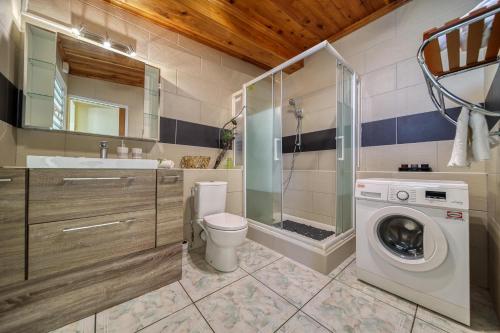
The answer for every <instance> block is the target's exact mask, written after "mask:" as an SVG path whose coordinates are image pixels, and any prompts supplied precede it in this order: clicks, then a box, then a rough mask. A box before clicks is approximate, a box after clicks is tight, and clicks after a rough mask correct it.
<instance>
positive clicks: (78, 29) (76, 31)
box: [71, 26, 83, 37]
mask: <svg viewBox="0 0 500 333" xmlns="http://www.w3.org/2000/svg"><path fill="white" fill-rule="evenodd" d="M82 30H83V27H82V26H79V27H73V28H71V33H72V34H73V35H75V36H77V37H80V36H81V35H82Z"/></svg>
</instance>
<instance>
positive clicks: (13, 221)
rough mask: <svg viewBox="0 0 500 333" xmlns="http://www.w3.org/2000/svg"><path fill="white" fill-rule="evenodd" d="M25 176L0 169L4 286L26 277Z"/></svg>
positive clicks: (1, 275) (0, 248)
mask: <svg viewBox="0 0 500 333" xmlns="http://www.w3.org/2000/svg"><path fill="white" fill-rule="evenodd" d="M25 175H26V171H25V170H14V169H0V286H3V285H6V284H10V283H14V282H17V281H22V280H24V260H25V258H24V248H25V247H24V242H25V239H24V234H25V223H26V222H25V207H26V201H25V200H26V194H25V193H26V183H25V181H26V177H25Z"/></svg>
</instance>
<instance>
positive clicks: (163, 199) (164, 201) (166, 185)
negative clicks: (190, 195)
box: [156, 170, 184, 246]
mask: <svg viewBox="0 0 500 333" xmlns="http://www.w3.org/2000/svg"><path fill="white" fill-rule="evenodd" d="M157 178H158V179H157V182H158V183H157V191H158V193H157V201H156V204H157V206H156V207H157V208H156V209H157V227H156V228H157V230H156V245H157V246H161V245H166V244H171V243H175V242H180V241H182V240H183V239H184V228H183V226H184V219H183V212H184V209H183V206H184V205H183V184H184V181H183V172H182V171H180V170H158V176H157Z"/></svg>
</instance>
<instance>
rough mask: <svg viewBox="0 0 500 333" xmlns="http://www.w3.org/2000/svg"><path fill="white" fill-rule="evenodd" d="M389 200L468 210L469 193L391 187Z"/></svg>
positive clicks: (439, 189) (437, 188) (441, 189)
mask: <svg viewBox="0 0 500 333" xmlns="http://www.w3.org/2000/svg"><path fill="white" fill-rule="evenodd" d="M388 200H389V201H390V202H397V203H400V204H417V205H425V206H434V207H449V208H461V209H467V208H468V205H469V202H468V193H467V191H466V190H465V191H464V190H461V189H447V188H439V187H426V186H418V185H415V186H409V185H401V184H391V185H389V195H388Z"/></svg>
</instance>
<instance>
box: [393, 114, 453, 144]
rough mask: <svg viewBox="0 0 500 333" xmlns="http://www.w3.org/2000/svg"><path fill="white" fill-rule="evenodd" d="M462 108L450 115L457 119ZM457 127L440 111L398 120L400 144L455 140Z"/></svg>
mask: <svg viewBox="0 0 500 333" xmlns="http://www.w3.org/2000/svg"><path fill="white" fill-rule="evenodd" d="M459 112H460V108H454V109H450V110H449V111H448V113H449V114H450V115H452V116H453V118H456V117H457V116H458V114H459ZM455 130H456V127H455V125H453V124H452V123H450V122H449V121H448V120H446V119H445V118H444V117H443V116H442V115H441V114H440V113H439V111H433V112H425V113H419V114H414V115H410V116H404V117H399V118H397V131H398V132H397V133H398V141H397V143H398V144H403V143H417V142H428V141H441V140H453V139H454V138H455Z"/></svg>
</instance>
